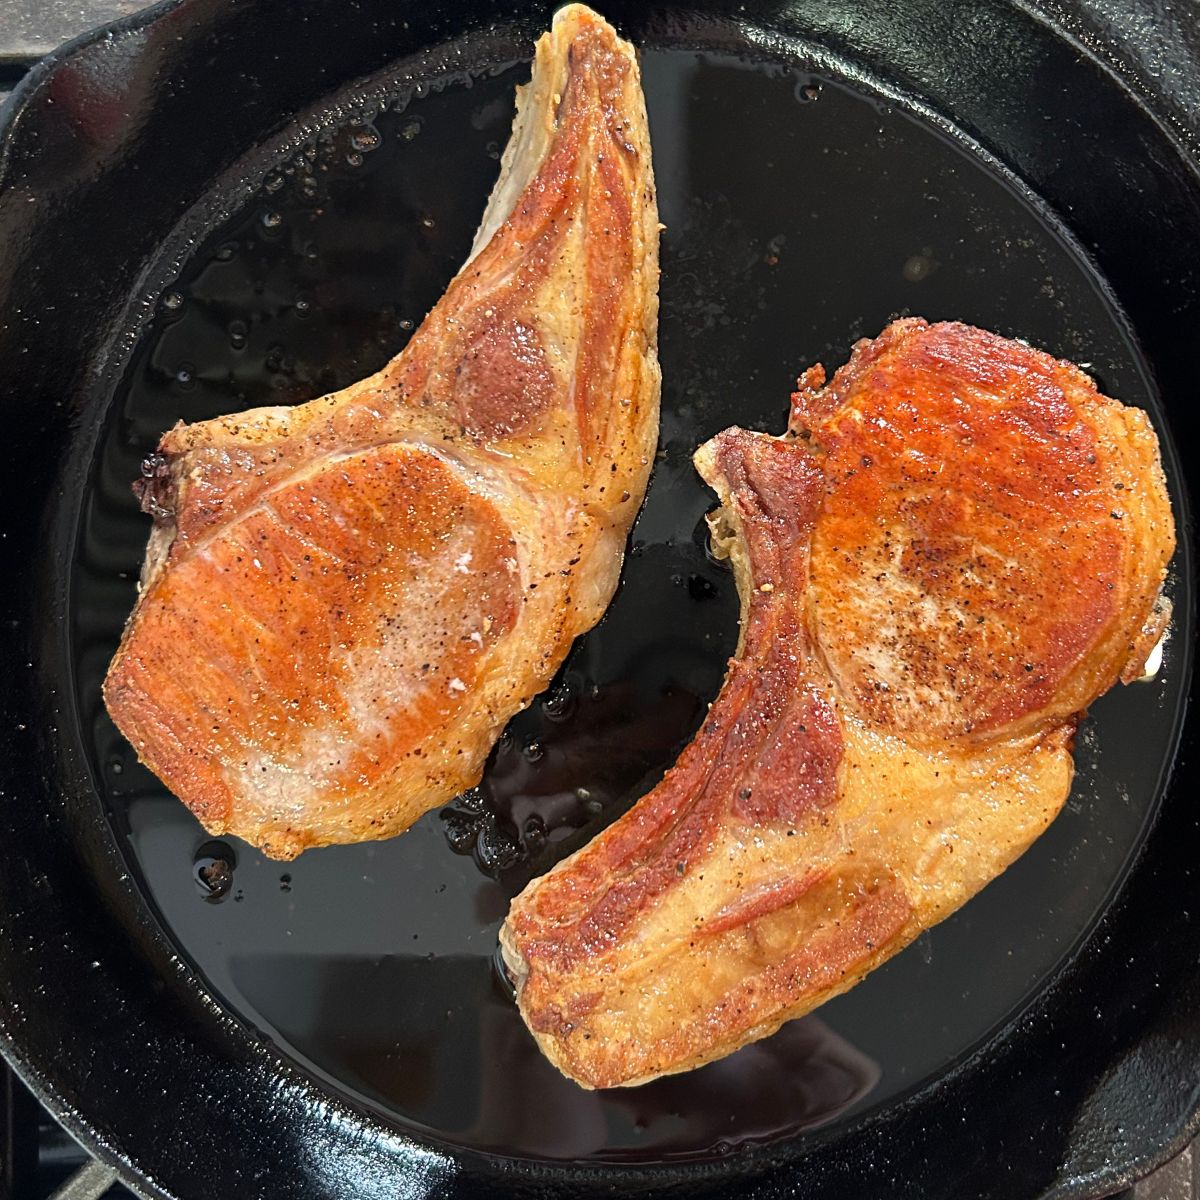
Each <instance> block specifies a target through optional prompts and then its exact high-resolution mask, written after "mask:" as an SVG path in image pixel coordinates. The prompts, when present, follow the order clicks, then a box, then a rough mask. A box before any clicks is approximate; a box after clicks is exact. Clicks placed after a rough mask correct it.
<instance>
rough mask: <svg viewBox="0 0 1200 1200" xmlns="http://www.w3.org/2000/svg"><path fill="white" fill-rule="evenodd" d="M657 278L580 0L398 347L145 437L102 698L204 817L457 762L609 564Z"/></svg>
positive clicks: (595, 33) (325, 811) (644, 448)
mask: <svg viewBox="0 0 1200 1200" xmlns="http://www.w3.org/2000/svg"><path fill="white" fill-rule="evenodd" d="M657 289H658V210H657V206H656V202H655V194H654V180H653V174H652V169H651V160H650V144H649V135H648V132H647V127H646V113H645V103H644V100H643V97H642V92H641V84H640V78H639V72H638V65H637V60H636V57H635V55H634V52H633V49H632V48H631V47H630V46H629V45H628V44H627V43H625V42H623V41H621V40H620V39H619V38H618V37H617V36H616V34H615V32H614V31H613V30H612V28H611V27H610V26H609V25H607V24H606V23H605V22H604V21H603V20H601V19H600V18H599V17H598V16H597V15H596V14H595V13H593V12H591V11H590V10H589V9H587V8H585V7H583V6H581V5H572V6H570V7H568V8H565V9H563V10H561V11H560V12H559V13H558V14H557V15H556V17H555V20H554V24H553V28H552V29H551V31H550V32H549V33H547V34H546V35H545V36H544V37H543V38H542V39H541V40H540V41H539V43H538V46H537V53H536V60H535V64H534V70H533V78H532V80H531V82H530V84H529V85H528V86H527V87H526V88H523V89H520V90H519V93H518V114H517V119H516V122H515V125H514V128H513V135H512V139H511V141H510V143H509V145H508V148H507V150H506V151H505V154H504V158H503V162H502V165H501V172H500V178H499V181H498V182H497V184H496V187H495V190H494V191H493V193H492V197H491V200H490V201H489V204H488V208H487V211H486V213H485V214H484V218H483V222H482V225H481V226H480V230H479V233H478V235H477V237H476V241H475V246H474V248H473V250H472V253H471V257H470V258H469V260H468V262H467V264H466V266H464V267H463V269H462V270H461V271H460V272H459V274H458V275H457V277H456V278H455V279H454V281H453V282H452V283H451V284H450V286H449V288H448V290H447V291H446V294H445V295H444V296H443V298H442V299H441V301H440V302H439V303H438V304H437V306H436V307H435V308H434V309H433V311H432V312H431V313H430V314H429V316H428V317H427V318H426V319H425V321H424V322H423V324H422V325H421V327H420V329H418V330H417V332H416V333H415V334H414V335H413V337H412V340H411V341H410V342H409V344H408V346H407V347H406V348H405V349H404V351H403V352H402V353H401V354H400V355H399V356H398V357H397V358H396V359H394V360H393V361H392V362H391V363H389V364H388V365H387V366H386V367H385V368H384V369H383V370H382V371H380V372H379V373H377V374H376V375H373V376H371V377H370V378H369V379H365V380H363V381H362V382H361V383H358V384H355V385H354V386H352V387H349V388H346V389H345V390H343V391H341V392H337V393H334V394H333V395H329V396H326V397H324V398H322V399H319V400H314V401H312V402H310V403H308V404H304V405H300V406H298V407H296V408H264V409H255V410H252V411H250V412H244V413H239V414H236V415H232V416H228V417H222V418H219V419H217V420H213V421H205V422H202V423H199V424H195V425H188V426H185V425H177V426H176V427H175V428H174V429H172V430H171V431H170V432H168V433H167V434H165V435H164V437H163V438H162V441H161V442H160V443H159V447H158V452H157V454H156V455H155V456H154V457H153V458H152V459H151V460H150V461H149V462H148V465H147V469H146V478H145V479H144V480H143V481H142V484H141V491H140V495H141V498H142V504H143V507H144V508H145V510H146V511H147V512H149V513H151V514H152V515H153V516H154V519H155V524H154V530H153V532H152V534H151V537H150V545H149V548H148V550H147V554H146V561H145V564H144V566H143V571H142V580H141V590H140V596H139V600H138V603H137V607H136V608H135V609H134V612H133V614H132V616H131V617H130V619H129V623H128V625H127V626H126V629H125V633H124V636H123V638H122V641H121V645H120V648H119V649H118V651H117V654H116V656H115V658H114V659H113V662H112V664H111V666H110V668H109V672H108V677H107V679H106V680H105V685H104V697H105V702H106V704H107V706H108V710H109V713H110V714H111V716H112V718H113V720H114V721H115V722H116V724H117V726H118V728H119V729H120V730H121V732H122V733H123V734H125V736H126V737H127V738H128V739H129V741H130V742H131V743H132V745H133V746H134V748H135V749H136V750H137V752H138V756H139V757H140V758H141V759H142V761H143V762H145V763H146V764H147V765H148V766H149V767H150V768H151V769H152V770H153V771H154V772H155V773H156V774H157V775H158V776H159V778H161V779H162V780H163V782H164V783H165V784H166V785H167V786H168V787H169V788H171V790H172V791H173V792H174V793H175V794H176V795H177V796H178V797H179V798H180V799H181V800H183V801H184V803H186V804H187V805H188V807H189V808H190V809H191V810H192V811H193V812H194V813H195V814H196V815H197V817H199V818H200V820H201V821H202V822H203V824H204V826H205V827H206V828H207V829H208V830H209V831H210V832H211V833H213V834H235V835H237V836H239V837H242V838H245V839H246V840H247V841H249V842H252V843H253V844H255V845H257V846H259V847H260V848H261V849H263V850H264V851H266V853H268V854H270V855H272V856H274V857H276V858H292V857H294V856H295V855H296V854H299V853H300V852H301V851H302V850H304V849H306V848H308V847H310V846H321V845H327V844H330V843H335V842H355V841H363V840H367V839H373V838H383V837H389V836H391V835H393V834H396V833H399V832H401V831H402V830H404V829H405V828H407V827H408V826H409V825H410V824H411V823H412V822H413V821H414V820H416V818H417V817H419V816H420V815H421V814H422V813H423V812H425V811H426V810H428V809H430V808H432V807H434V806H436V805H438V804H441V803H443V802H444V801H446V800H448V799H450V798H451V797H452V796H454V795H456V794H458V793H459V792H461V791H463V790H464V789H466V788H468V787H470V786H472V785H473V784H475V783H476V782H477V781H478V779H479V776H480V773H481V770H482V767H483V763H484V760H485V758H486V756H487V754H488V752H489V750H490V749H491V747H492V745H493V743H494V742H495V740H496V738H497V737H498V736H499V733H500V731H501V730H502V729H503V727H504V725H505V724H506V722H507V721H508V720H509V719H510V718H511V717H512V716H513V715H514V714H515V713H516V712H518V711H519V710H520V709H522V708H523V707H525V706H526V705H527V704H528V703H529V702H530V700H531V699H532V698H533V697H534V696H535V695H536V694H537V693H538V692H540V691H541V690H542V689H543V688H544V687H545V686H546V684H547V683H548V681H549V680H550V678H551V677H552V676H553V674H554V672H555V670H556V669H557V668H558V666H559V665H560V664H561V662H562V660H563V658H564V657H565V655H566V653H567V650H568V649H569V648H570V645H571V642H572V641H573V640H574V638H576V637H577V636H578V635H579V634H581V633H583V632H584V631H586V630H587V629H590V628H591V626H592V625H594V624H595V623H596V621H597V620H599V618H600V616H601V615H602V614H603V612H604V610H605V608H606V607H607V605H608V602H609V600H610V598H611V596H612V593H613V590H614V589H615V587H616V583H617V578H618V574H619V572H620V568H621V561H622V556H623V551H624V544H625V538H626V535H627V533H628V530H629V526H630V524H631V523H632V521H633V518H634V516H635V514H636V513H637V510H638V507H639V505H640V503H641V500H642V496H643V494H644V491H645V487H646V481H647V478H648V476H649V472H650V464H651V462H652V460H653V454H654V447H655V444H656V442H657V437H658V398H659V369H658V361H657V322H658V295H657Z"/></svg>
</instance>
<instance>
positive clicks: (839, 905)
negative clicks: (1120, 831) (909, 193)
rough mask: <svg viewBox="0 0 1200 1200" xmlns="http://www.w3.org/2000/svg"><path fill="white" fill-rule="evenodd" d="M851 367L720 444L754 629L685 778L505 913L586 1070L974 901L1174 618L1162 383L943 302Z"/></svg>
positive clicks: (778, 996)
mask: <svg viewBox="0 0 1200 1200" xmlns="http://www.w3.org/2000/svg"><path fill="white" fill-rule="evenodd" d="M824 382H825V376H824V372H823V370H822V369H821V368H820V367H815V368H813V369H811V370H810V371H808V372H807V373H806V375H805V376H804V377H803V379H802V380H801V386H800V390H799V391H798V392H797V394H796V395H795V396H794V397H793V407H792V414H791V421H790V428H789V431H788V433H787V434H786V435H784V436H783V437H778V438H775V437H769V436H767V435H765V434H759V433H751V432H747V431H745V430H741V429H736V428H735V429H727V430H725V431H724V432H723V433H720V434H718V435H717V436H716V437H714V438H713V439H712V440H711V441H709V442H707V443H706V444H705V445H703V446H701V447H700V449H699V450H698V451H697V453H696V465H697V468H698V469H699V471H700V473H701V475H703V476H704V478H705V480H706V481H707V482H708V483H709V484H710V485H711V486H712V487H713V489H714V490H715V491H716V492H717V494H718V496H719V497H720V499H721V508H720V509H719V510H718V511H717V513H716V514H714V516H713V517H711V518H710V523H711V525H712V528H713V534H714V547H715V549H716V550H717V551H718V552H719V553H722V554H726V555H728V556H729V557H730V558H731V559H732V562H733V565H734V568H735V571H736V574H737V579H738V587H739V592H740V594H741V598H742V628H741V639H740V643H739V647H738V652H737V654H736V656H735V657H734V658H733V659H732V660H731V662H730V666H729V672H728V675H727V677H726V680H725V683H724V686H723V687H722V690H721V693H720V695H719V696H718V697H717V699H716V701H715V702H714V703H713V705H712V708H711V710H710V712H709V714H708V717H707V719H706V720H705V722H704V725H703V726H702V727H701V729H700V731H699V732H698V733H697V735H696V738H695V740H694V741H693V742H692V743H691V744H690V745H689V746H688V747H687V749H686V750H685V751H684V752H683V754H682V756H681V757H680V759H679V761H678V762H677V763H676V765H675V766H674V767H673V768H672V769H671V770H670V771H669V772H668V773H667V775H666V777H665V778H664V779H663V781H662V783H661V784H659V786H658V787H656V788H655V789H654V790H653V791H651V792H650V793H649V794H648V795H647V796H645V797H644V798H643V799H642V800H640V801H639V802H638V803H637V804H636V805H634V807H633V808H632V809H631V810H630V811H629V812H627V813H626V814H625V815H624V816H623V817H621V818H620V819H619V820H618V821H617V822H615V823H614V824H613V825H611V826H610V827H609V828H608V829H606V830H605V831H604V832H603V833H601V834H600V835H599V836H598V837H597V838H596V839H595V840H594V841H592V842H591V843H590V844H589V845H587V846H586V847H584V848H583V849H581V850H579V851H578V852H577V853H575V854H574V855H572V856H571V857H570V858H568V859H566V860H564V861H563V862H561V863H559V864H558V865H557V866H556V867H555V868H554V869H553V870H552V871H550V872H549V873H548V874H547V875H545V876H543V877H541V878H540V879H537V880H534V881H533V882H532V883H531V884H530V885H529V886H528V887H527V888H526V889H525V891H523V892H522V893H521V895H520V896H518V897H517V899H516V900H515V901H514V902H513V905H512V908H511V911H510V913H509V916H508V919H507V921H506V923H505V925H504V928H503V929H502V931H501V944H502V946H503V950H504V957H505V962H506V965H507V967H508V970H509V972H510V974H511V975H512V977H513V979H514V980H515V983H516V987H517V998H518V1003H519V1006H520V1009H521V1013H522V1016H523V1017H524V1019H525V1021H526V1023H527V1025H528V1026H529V1028H530V1030H531V1031H532V1032H533V1035H534V1037H535V1038H536V1039H537V1041H538V1043H539V1045H540V1046H541V1048H542V1050H543V1051H544V1052H545V1054H546V1055H547V1057H548V1058H549V1059H550V1060H551V1061H552V1062H553V1063H554V1064H555V1065H556V1066H557V1067H559V1069H560V1070H562V1071H563V1072H564V1073H565V1074H567V1075H569V1076H570V1077H571V1078H573V1079H575V1080H577V1081H578V1082H579V1083H581V1084H582V1085H584V1086H585V1087H613V1086H616V1085H623V1084H624V1085H628V1084H637V1083H644V1082H646V1081H648V1080H650V1079H653V1078H655V1077H657V1076H659V1075H664V1074H669V1073H671V1072H675V1071H684V1070H688V1069H690V1068H692V1067H696V1066H699V1065H700V1064H702V1063H705V1062H708V1061H711V1060H712V1059H715V1058H719V1057H722V1056H723V1055H726V1054H729V1053H730V1052H732V1051H733V1050H736V1049H737V1048H738V1047H739V1046H742V1045H744V1044H746V1043H747V1042H751V1041H754V1040H756V1039H758V1038H762V1037H765V1036H767V1035H768V1034H770V1033H773V1032H774V1031H775V1030H776V1029H778V1028H779V1026H780V1025H781V1024H782V1023H783V1022H784V1021H787V1020H790V1019H791V1018H793V1017H798V1016H801V1015H802V1014H804V1013H806V1012H808V1011H810V1010H811V1009H813V1008H815V1007H816V1006H817V1005H819V1004H821V1003H822V1002H824V1001H825V1000H828V999H830V998H831V997H833V996H835V995H837V994H839V993H840V992H843V991H846V990H847V989H848V988H850V987H852V986H853V985H854V984H855V983H857V982H858V981H859V980H861V979H862V978H863V976H864V975H866V974H867V973H868V972H869V971H871V970H873V969H874V968H875V967H877V966H879V965H880V963H882V962H884V961H885V960H886V959H888V958H890V957H891V956H892V955H893V954H895V953H896V952H897V951H899V950H901V949H903V947H905V946H906V945H908V943H909V942H911V941H912V940H913V938H915V937H916V936H917V935H918V934H919V933H920V932H921V931H922V930H924V929H927V928H929V927H930V926H931V925H934V924H936V923H937V922H938V921H940V920H942V919H943V918H945V917H946V916H948V915H949V914H950V913H952V912H953V911H954V910H955V909H956V908H958V907H959V906H960V905H962V904H963V903H964V902H965V901H966V900H968V899H969V898H970V897H971V896H972V895H974V894H975V893H976V892H977V891H979V890H980V889H981V888H982V887H983V886H984V885H985V884H987V883H988V882H989V880H991V879H993V878H995V877H996V876H997V875H999V874H1000V873H1001V872H1002V871H1003V870H1004V869H1005V868H1006V867H1008V866H1009V864H1011V863H1012V862H1013V861H1014V860H1015V859H1016V858H1017V857H1018V856H1019V855H1020V854H1021V853H1022V852H1023V851H1024V850H1025V849H1026V848H1027V847H1028V846H1029V845H1030V844H1031V843H1032V842H1033V840H1034V839H1035V838H1036V837H1037V836H1038V835H1039V834H1040V833H1042V832H1043V831H1044V830H1045V829H1046V827H1047V826H1048V825H1049V824H1050V822H1051V821H1052V820H1053V819H1054V817H1055V816H1056V815H1057V814H1058V812H1059V810H1060V808H1061V807H1062V805H1063V802H1064V801H1065V800H1066V797H1067V794H1068V792H1069V790H1070V785H1071V777H1072V772H1073V763H1072V757H1071V751H1072V744H1073V739H1074V735H1075V729H1076V726H1077V724H1078V721H1079V719H1080V717H1081V715H1082V713H1083V711H1084V710H1085V709H1086V708H1087V706H1088V705H1089V704H1090V703H1091V702H1092V701H1093V700H1094V699H1095V698H1096V697H1097V696H1099V695H1101V694H1102V693H1103V692H1105V691H1106V690H1107V689H1108V688H1109V687H1111V686H1112V685H1113V684H1114V683H1115V682H1116V681H1117V679H1118V678H1122V679H1125V680H1129V679H1132V678H1136V677H1137V675H1138V674H1139V673H1140V671H1141V667H1142V664H1143V663H1144V662H1145V661H1146V658H1147V655H1148V653H1149V651H1150V650H1151V648H1152V647H1153V646H1154V645H1155V644H1156V642H1157V641H1158V640H1159V638H1160V637H1161V635H1162V633H1163V631H1164V629H1165V626H1166V621H1167V616H1168V611H1169V610H1168V607H1167V606H1166V604H1165V603H1164V602H1163V601H1162V599H1161V589H1162V585H1163V580H1164V577H1165V572H1166V566H1167V562H1168V560H1169V558H1170V556H1171V553H1172V551H1173V549H1174V526H1173V521H1172V517H1171V508H1170V502H1169V499H1168V496H1167V492H1166V486H1165V482H1164V479H1163V475H1162V469H1161V465H1160V462H1159V453H1158V442H1157V439H1156V437H1155V435H1154V431H1153V429H1152V428H1151V427H1150V424H1149V421H1148V420H1147V418H1146V416H1145V414H1144V413H1142V412H1141V411H1140V410H1138V409H1133V408H1126V407H1124V406H1123V405H1121V404H1119V403H1117V402H1116V401H1114V400H1110V399H1108V398H1107V397H1105V396H1101V395H1100V394H1098V393H1097V391H1096V388H1095V385H1094V383H1093V382H1092V381H1091V380H1090V379H1089V378H1088V377H1087V376H1086V375H1084V374H1083V373H1082V372H1081V371H1079V370H1078V369H1077V368H1075V367H1073V366H1071V365H1070V364H1069V363H1065V362H1061V361H1056V360H1055V359H1053V358H1051V357H1050V356H1049V355H1046V354H1044V353H1041V352H1040V351H1037V350H1033V349H1031V348H1029V347H1028V346H1026V345H1024V344H1022V343H1018V342H1012V341H1008V340H1006V339H1004V338H1001V337H998V336H996V335H995V334H991V333H986V332H984V331H982V330H979V329H973V328H970V327H968V326H965V325H959V324H939V325H932V326H931V325H928V324H927V323H926V322H924V321H922V320H919V319H910V320H903V321H897V322H895V323H894V324H893V325H891V326H889V327H888V329H886V330H885V331H884V332H883V334H882V335H881V336H880V337H878V338H876V339H875V340H874V341H863V342H860V343H859V344H858V345H857V346H856V347H855V349H854V353H853V355H852V357H851V359H850V361H849V363H847V364H846V365H845V366H844V367H842V368H841V369H840V370H839V371H838V372H837V373H836V375H835V376H834V378H833V380H832V382H831V383H830V384H829V386H827V387H825V386H823V384H824Z"/></svg>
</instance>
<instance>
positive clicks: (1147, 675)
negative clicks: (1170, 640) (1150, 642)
mask: <svg viewBox="0 0 1200 1200" xmlns="http://www.w3.org/2000/svg"><path fill="white" fill-rule="evenodd" d="M1166 644H1167V635H1166V634H1165V633H1164V634H1163V635H1162V637H1160V638H1159V639H1158V641H1157V642H1155V643H1154V648H1153V649H1152V650H1151V651H1150V653H1149V654H1148V655H1146V662H1145V664H1144V665H1143V666H1142V673H1141V674H1140V675H1139V676H1138V677H1137V678H1136V679H1135V680H1134V683H1149V682H1150V681H1151V680H1152V679H1153V678H1154V677H1155V676H1156V675H1157V674H1158V672H1159V671H1160V670H1161V668H1162V663H1163V650H1164V647H1165V646H1166Z"/></svg>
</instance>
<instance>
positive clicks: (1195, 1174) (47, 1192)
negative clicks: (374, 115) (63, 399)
mask: <svg viewBox="0 0 1200 1200" xmlns="http://www.w3.org/2000/svg"><path fill="white" fill-rule="evenodd" d="M1097 2H1098V3H1106V2H1107V0H1097ZM143 7H145V5H144V3H143V0H0V102H2V101H3V100H4V99H5V97H6V95H7V93H8V91H9V90H11V88H12V87H14V86H15V85H16V83H17V82H18V81H19V80H20V79H21V78H22V76H23V75H24V74H25V72H26V71H27V70H28V69H29V67H30V66H32V65H33V63H35V62H36V61H37V59H38V58H40V57H41V56H42V55H43V54H46V53H47V52H48V51H50V50H51V49H53V48H54V47H55V46H57V45H59V44H60V43H61V42H63V41H66V40H67V39H68V38H71V37H73V36H75V35H76V34H78V33H81V32H83V31H84V30H86V29H90V28H92V27H93V26H95V25H99V24H103V23H105V22H107V21H112V20H115V19H117V18H118V17H122V16H127V15H129V14H130V13H133V12H136V11H137V10H138V9H140V8H143ZM1197 1145H1198V1146H1200V1143H1197ZM1122 1196H1123V1197H1124V1198H1125V1200H1200V1149H1194V1148H1193V1147H1189V1148H1188V1149H1186V1150H1185V1151H1184V1152H1183V1153H1182V1154H1181V1155H1180V1156H1179V1157H1178V1158H1176V1159H1175V1160H1174V1161H1173V1162H1171V1163H1168V1164H1167V1165H1166V1166H1165V1167H1162V1168H1161V1169H1160V1170H1158V1171H1156V1172H1155V1173H1154V1174H1153V1175H1151V1176H1149V1177H1148V1178H1147V1179H1144V1180H1143V1181H1142V1182H1141V1183H1139V1184H1138V1185H1137V1186H1136V1187H1135V1188H1134V1189H1132V1190H1131V1191H1129V1192H1125V1193H1122ZM101 1198H103V1200H137V1197H136V1195H135V1193H133V1192H131V1191H129V1190H128V1189H127V1188H125V1187H124V1186H122V1185H121V1184H119V1183H117V1182H116V1175H115V1172H114V1171H112V1169H111V1168H109V1167H107V1166H105V1165H103V1164H101V1163H99V1162H97V1161H96V1160H95V1159H93V1158H92V1157H91V1155H90V1154H89V1153H88V1152H87V1151H86V1150H85V1149H84V1148H83V1147H82V1146H80V1145H79V1144H78V1143H77V1142H76V1141H75V1140H74V1139H73V1138H72V1137H71V1136H70V1134H68V1133H67V1132H66V1131H65V1130H64V1129H63V1128H62V1127H61V1126H60V1125H59V1124H58V1123H57V1122H56V1121H55V1120H54V1118H53V1117H52V1116H51V1115H50V1114H49V1113H48V1112H47V1111H46V1110H45V1109H44V1108H43V1107H42V1105H41V1104H39V1103H38V1101H37V1100H36V1099H35V1098H34V1097H33V1096H32V1095H31V1094H30V1092H29V1091H28V1090H27V1089H26V1088H25V1086H24V1085H23V1084H22V1083H21V1082H20V1080H19V1079H17V1077H16V1076H15V1075H14V1074H13V1073H12V1071H11V1070H9V1069H8V1067H7V1066H5V1065H4V1063H3V1062H2V1061H0V1200H101Z"/></svg>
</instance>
